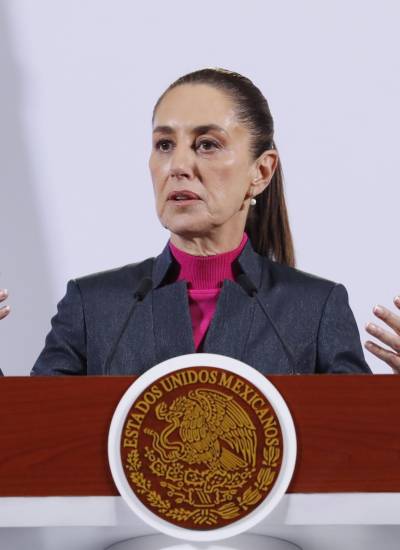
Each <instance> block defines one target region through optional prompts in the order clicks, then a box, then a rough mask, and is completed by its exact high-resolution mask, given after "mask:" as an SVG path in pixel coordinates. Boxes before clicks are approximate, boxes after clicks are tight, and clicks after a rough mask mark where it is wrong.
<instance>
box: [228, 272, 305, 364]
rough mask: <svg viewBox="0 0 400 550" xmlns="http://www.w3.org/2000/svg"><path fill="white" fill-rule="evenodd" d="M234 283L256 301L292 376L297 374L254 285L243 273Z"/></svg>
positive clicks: (291, 358) (290, 356)
mask: <svg viewBox="0 0 400 550" xmlns="http://www.w3.org/2000/svg"><path fill="white" fill-rule="evenodd" d="M236 282H237V283H238V285H239V286H241V287H242V288H243V290H244V291H245V292H246V294H248V295H249V296H251V297H252V298H255V299H256V300H257V303H258V305H259V306H260V307H261V310H262V311H263V313H264V315H265V316H266V318H267V319H268V321H269V323H270V325H271V326H272V328H273V329H274V332H275V334H276V336H277V337H278V340H279V341H280V343H281V345H282V347H283V349H284V351H285V354H286V357H287V358H288V360H289V363H290V368H291V371H292V374H297V373H296V362H295V360H294V357H293V355H292V352H291V351H290V350H289V348H288V347H287V346H286V344H285V342H284V340H283V338H282V336H281V335H280V333H279V330H278V329H277V328H276V326H275V323H274V322H273V320H272V319H271V316H270V315H269V313H268V311H267V308H266V307H265V305H264V304H263V303H262V301H261V300H260V297H259V295H258V289H257V287H256V286H255V285H254V283H253V282H252V281H251V280H250V279H249V277H248V276H247V275H246V274H245V273H240V274H239V275H238V276H237V279H236Z"/></svg>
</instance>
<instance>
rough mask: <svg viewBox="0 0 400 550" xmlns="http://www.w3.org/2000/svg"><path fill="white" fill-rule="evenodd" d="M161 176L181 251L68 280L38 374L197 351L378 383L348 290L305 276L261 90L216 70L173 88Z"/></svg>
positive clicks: (162, 208)
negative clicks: (363, 375) (368, 377)
mask: <svg viewBox="0 0 400 550" xmlns="http://www.w3.org/2000/svg"><path fill="white" fill-rule="evenodd" d="M149 167H150V171H151V176H152V181H153V187H154V193H155V202H156V209H157V214H158V217H159V219H160V221H161V223H162V225H163V226H164V227H166V228H167V229H168V230H169V231H170V235H171V237H170V240H169V242H168V243H167V244H166V246H165V248H164V250H163V251H162V252H161V254H160V255H159V256H157V257H156V258H148V259H146V260H144V261H142V262H138V263H136V264H132V265H128V266H125V267H122V268H119V269H115V270H112V271H106V272H102V273H97V274H93V275H88V276H86V277H82V278H80V279H77V280H73V281H70V282H69V283H68V286H67V293H66V295H65V297H64V298H63V299H62V300H61V302H60V303H59V304H58V312H57V314H56V315H55V317H53V319H52V330H51V332H50V333H49V334H48V336H47V338H46V345H45V348H44V350H43V351H42V353H41V354H40V356H39V358H38V359H37V361H36V363H35V365H34V367H33V369H32V372H31V374H33V375H38V374H140V373H142V372H144V371H145V370H147V369H148V368H150V367H151V366H153V365H154V364H157V363H159V362H160V361H163V360H165V359H168V358H170V357H174V356H177V355H182V354H185V353H193V352H195V351H198V352H210V353H220V354H224V355H228V356H231V357H235V358H237V359H240V360H242V361H244V362H246V363H248V364H250V365H252V366H253V367H255V368H256V369H258V370H260V371H261V372H263V373H264V374H271V373H282V374H289V373H292V374H295V373H296V374H301V373H312V372H319V373H328V372H329V373H349V372H353V373H357V372H370V370H369V367H368V365H367V364H366V362H365V360H364V356H363V352H362V347H361V344H360V338H359V333H358V329H357V326H356V323H355V320H354V316H353V314H352V312H351V309H350V307H349V305H348V300H347V292H346V290H345V288H344V287H343V286H342V285H340V284H336V283H333V282H331V281H328V280H325V279H321V278H318V277H315V276H313V275H309V274H306V273H303V272H301V271H298V270H296V269H295V268H294V264H295V260H294V251H293V245H292V238H291V233H290V228H289V224H288V219H287V211H286V205H285V200H284V195H283V186H282V171H281V165H280V161H279V155H278V152H277V149H276V146H275V143H274V140H273V120H272V117H271V114H270V111H269V107H268V104H267V101H266V100H265V98H264V97H263V95H262V94H261V92H260V91H259V90H258V88H256V87H255V86H254V85H253V84H252V83H251V81H250V80H248V79H247V78H245V77H243V76H241V75H239V74H237V73H232V72H229V71H225V70H222V69H204V70H200V71H196V72H194V73H190V74H188V75H185V76H183V77H181V78H180V79H178V80H177V81H176V82H174V83H173V84H171V86H169V88H168V89H167V90H166V91H165V92H164V94H163V95H162V96H161V97H160V99H159V100H158V102H157V104H156V106H155V108H154V112H153V148H152V153H151V156H150V162H149Z"/></svg>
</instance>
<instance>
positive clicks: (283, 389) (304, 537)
mask: <svg viewBox="0 0 400 550" xmlns="http://www.w3.org/2000/svg"><path fill="white" fill-rule="evenodd" d="M134 380H135V377H76V378H75V377H34V378H25V377H5V378H2V379H0V446H1V453H0V549H1V550H3V549H4V550H8V549H10V550H20V549H22V548H23V549H25V548H27V547H29V548H30V550H48V549H51V550H67V549H68V550H70V549H72V548H74V550H95V549H106V548H109V547H111V546H112V545H117V543H119V542H120V541H123V540H125V539H128V538H133V537H144V536H147V535H157V533H156V531H155V530H153V529H151V528H150V527H149V526H147V525H146V524H145V523H144V522H142V521H141V520H139V519H138V518H136V517H135V516H134V514H133V513H132V512H131V510H130V509H129V508H128V507H127V505H126V504H125V503H124V501H123V500H122V498H121V497H120V496H119V495H118V492H117V490H116V487H115V485H114V482H113V480H112V477H111V473H110V469H109V466H108V460H107V438H108V430H109V426H110V422H111V419H112V416H113V413H114V410H115V408H116V406H117V404H118V402H119V400H120V399H121V397H122V395H123V394H124V392H125V391H126V390H127V388H128V387H129V386H130V385H131V384H132V382H133V381H134ZM268 380H269V381H270V382H271V383H272V384H273V385H274V386H275V387H276V388H277V390H278V391H279V392H280V393H281V395H282V396H283V398H284V399H285V401H286V403H287V405H288V407H289V409H290V412H291V414H292V417H293V420H294V423H295V427H296V433H297V441H298V456H297V462H296V468H295V472H294V476H293V478H292V481H291V484H290V486H289V489H288V491H287V493H286V495H285V497H284V498H283V500H282V501H281V502H280V504H279V505H278V507H277V508H276V509H275V510H274V511H273V512H272V513H271V514H270V515H269V516H268V517H267V518H266V519H265V520H264V521H263V522H261V523H259V524H258V525H257V526H256V527H255V528H254V529H253V530H252V531H251V532H248V533H246V534H244V535H240V536H241V537H242V538H243V540H245V539H246V537H248V538H247V541H248V542H249V543H251V540H254V541H255V542H254V544H253V550H257V549H258V547H257V543H256V537H255V536H256V535H269V536H273V537H277V538H278V539H282V540H283V541H290V542H291V543H293V544H295V545H298V546H299V547H300V548H303V549H304V550H306V549H307V550H316V549H318V550H333V549H338V548H340V549H347V548H348V549H351V550H359V549H360V550H361V548H362V549H363V550H369V549H372V548H374V549H375V548H377V547H379V548H380V550H392V549H393V550H394V549H398V548H399V547H400V378H399V377H395V376H390V375H375V376H367V375H358V376H352V375H340V376H335V375H325V376H321V375H315V376H314V375H307V376H269V377H268ZM252 536H253V537H254V538H253V539H251V537H252ZM142 540H143V545H142V546H141V547H142V548H143V549H144V550H146V549H148V550H150V549H152V548H153V547H152V546H151V545H149V543H148V542H146V540H147V541H149V540H150V539H145V538H143V539H142ZM152 540H154V541H156V538H155V537H153V538H152ZM146 544H147V546H146ZM179 544H180V545H181V546H180V547H181V548H183V546H182V541H179ZM201 544H203V543H201ZM201 544H199V545H197V546H194V545H193V546H190V545H188V546H187V548H188V549H189V548H192V547H193V548H194V547H196V548H197V547H198V546H199V547H200V546H201ZM221 544H222V543H221ZM221 544H220V543H217V542H216V543H208V544H203V546H201V547H204V548H208V549H209V550H211V549H213V550H214V548H219V547H220V546H221ZM173 547H174V541H173V540H171V544H170V546H169V548H173ZM221 547H222V546H221ZM115 548H116V549H117V548H118V546H115ZM120 548H122V546H120ZM271 548H272V547H271ZM274 548H275V547H274ZM276 548H278V547H277V546H276Z"/></svg>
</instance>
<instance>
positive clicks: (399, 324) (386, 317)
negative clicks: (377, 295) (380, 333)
mask: <svg viewBox="0 0 400 550" xmlns="http://www.w3.org/2000/svg"><path fill="white" fill-rule="evenodd" d="M395 304H396V306H398V304H397V300H396V302H395ZM399 309H400V308H399ZM372 311H373V312H374V315H375V316H376V317H378V319H381V320H382V321H384V322H385V323H386V324H387V325H388V326H389V327H390V328H392V329H393V330H394V331H395V332H396V333H397V334H398V335H399V336H400V315H396V314H395V313H393V312H392V311H390V309H387V308H386V307H383V306H380V305H378V306H375V307H374V309H373V310H372Z"/></svg>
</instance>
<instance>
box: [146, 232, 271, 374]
mask: <svg viewBox="0 0 400 550" xmlns="http://www.w3.org/2000/svg"><path fill="white" fill-rule="evenodd" d="M260 260H261V257H259V256H258V254H256V252H255V251H254V249H253V247H252V245H251V242H250V239H249V240H248V241H247V243H246V245H245V247H244V248H243V250H242V252H241V254H240V255H239V256H238V258H237V259H236V260H235V262H234V265H233V270H234V273H236V274H238V273H240V272H244V273H245V274H246V275H247V276H248V278H249V279H250V280H251V282H252V283H253V284H254V285H255V286H256V287H257V289H258V288H259V287H260V283H261V279H262V266H261V261H260ZM173 263H174V261H173V258H172V255H171V252H170V249H169V246H168V243H167V244H166V246H165V248H164V250H163V251H162V253H161V254H160V255H159V256H157V257H156V259H155V262H154V266H153V276H152V277H153V291H152V312H153V329H154V341H155V350H156V358H157V363H158V362H160V361H163V360H165V359H169V358H171V357H175V356H177V355H183V354H186V353H195V347H194V341H193V329H192V322H191V317H190V310H189V301H188V295H187V285H186V282H185V281H176V282H174V283H169V284H168V283H167V284H163V283H165V282H166V280H168V273H169V271H170V269H171V268H172V266H173ZM254 312H255V300H254V299H253V298H252V297H251V296H249V295H248V294H247V292H246V291H245V290H244V289H243V288H242V287H241V286H240V285H239V284H238V283H236V282H234V281H230V280H225V281H224V284H223V286H222V289H221V293H220V295H219V298H218V302H217V307H216V310H215V313H214V316H213V319H212V321H211V324H210V326H209V328H208V331H207V334H206V336H205V339H204V341H203V345H202V350H201V351H203V352H205V353H219V354H222V355H227V356H229V357H234V358H236V359H242V358H243V356H244V353H245V348H246V342H247V340H248V337H249V334H250V331H251V326H252V322H253V318H254Z"/></svg>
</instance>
